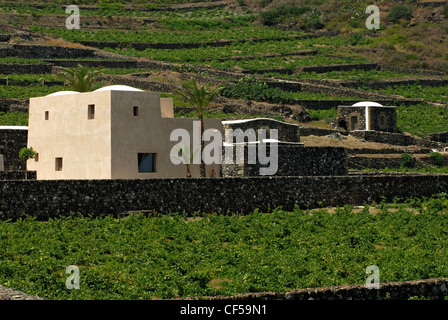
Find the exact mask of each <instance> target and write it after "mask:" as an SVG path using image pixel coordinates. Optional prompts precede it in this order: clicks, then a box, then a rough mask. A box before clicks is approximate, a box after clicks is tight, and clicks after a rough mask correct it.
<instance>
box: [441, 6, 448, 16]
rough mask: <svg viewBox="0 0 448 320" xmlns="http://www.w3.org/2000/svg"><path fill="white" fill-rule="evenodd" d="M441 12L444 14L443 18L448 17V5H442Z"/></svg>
mask: <svg viewBox="0 0 448 320" xmlns="http://www.w3.org/2000/svg"><path fill="white" fill-rule="evenodd" d="M442 14H443V15H444V17H445V18H447V17H448V5H444V6H443V9H442Z"/></svg>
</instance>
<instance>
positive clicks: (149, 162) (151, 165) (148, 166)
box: [138, 153, 156, 172]
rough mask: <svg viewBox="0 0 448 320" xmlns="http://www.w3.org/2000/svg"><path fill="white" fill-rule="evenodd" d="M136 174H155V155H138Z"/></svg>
mask: <svg viewBox="0 0 448 320" xmlns="http://www.w3.org/2000/svg"><path fill="white" fill-rule="evenodd" d="M138 172H156V154H155V153H139V154H138Z"/></svg>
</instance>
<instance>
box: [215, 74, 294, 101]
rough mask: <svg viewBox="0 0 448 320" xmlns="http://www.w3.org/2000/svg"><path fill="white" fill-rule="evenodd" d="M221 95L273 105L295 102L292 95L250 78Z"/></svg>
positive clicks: (225, 90)
mask: <svg viewBox="0 0 448 320" xmlns="http://www.w3.org/2000/svg"><path fill="white" fill-rule="evenodd" d="M221 94H222V95H223V96H225V97H228V98H235V99H248V100H255V101H265V102H271V103H284V104H289V103H292V102H293V100H294V99H293V97H292V94H291V93H289V92H286V91H283V90H281V89H280V88H270V87H269V86H268V85H267V84H266V83H264V82H261V81H259V80H256V79H254V78H250V77H246V78H243V79H241V80H240V81H238V83H236V84H235V85H231V86H228V87H226V88H225V89H224V90H223V91H222V92H221Z"/></svg>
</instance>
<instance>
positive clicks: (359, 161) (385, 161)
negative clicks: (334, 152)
mask: <svg viewBox="0 0 448 320" xmlns="http://www.w3.org/2000/svg"><path fill="white" fill-rule="evenodd" d="M413 159H414V163H415V167H416V168H423V167H435V166H437V164H436V163H435V161H434V159H433V158H432V157H430V156H428V155H419V156H418V157H416V156H414V157H413ZM402 163H403V160H402V159H401V155H399V154H395V155H388V156H383V155H363V154H359V155H353V156H350V157H349V158H348V165H349V167H350V168H353V169H366V168H371V169H384V168H400V167H401V165H402ZM442 165H443V166H448V157H447V156H444V157H443V160H442Z"/></svg>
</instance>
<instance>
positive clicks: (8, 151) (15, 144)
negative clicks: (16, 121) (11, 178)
mask: <svg viewBox="0 0 448 320" xmlns="http://www.w3.org/2000/svg"><path fill="white" fill-rule="evenodd" d="M27 139H28V130H16V129H1V130H0V154H2V155H3V160H4V169H5V170H6V171H8V170H25V167H26V165H25V161H23V160H20V158H19V151H20V149H22V148H23V147H26V146H27Z"/></svg>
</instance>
